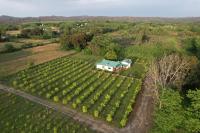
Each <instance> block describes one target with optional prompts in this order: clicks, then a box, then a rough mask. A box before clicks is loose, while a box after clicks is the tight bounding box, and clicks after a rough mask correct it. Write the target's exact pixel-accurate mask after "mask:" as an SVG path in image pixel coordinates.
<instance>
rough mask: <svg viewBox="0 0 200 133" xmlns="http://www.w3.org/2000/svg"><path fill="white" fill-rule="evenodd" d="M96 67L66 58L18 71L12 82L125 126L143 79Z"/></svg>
mask: <svg viewBox="0 0 200 133" xmlns="http://www.w3.org/2000/svg"><path fill="white" fill-rule="evenodd" d="M93 68H94V64H93V63H91V62H86V61H83V60H80V59H75V58H68V57H62V58H58V59H55V60H52V61H49V62H46V63H43V64H40V65H37V66H34V67H31V68H28V69H25V70H22V71H20V72H18V73H17V74H15V75H14V76H13V77H12V80H11V84H12V85H13V86H14V88H17V89H20V90H23V91H25V92H28V93H31V94H33V95H36V96H39V97H42V98H45V99H49V100H52V101H54V102H57V103H60V104H63V106H70V107H72V108H74V109H77V110H79V111H81V112H83V113H89V114H90V115H93V116H94V117H96V118H99V119H103V120H105V121H107V122H109V123H111V124H114V125H115V126H118V127H124V126H125V125H126V123H127V121H128V116H129V114H130V112H131V111H132V110H133V104H134V103H135V99H136V96H137V94H138V92H139V91H140V88H141V81H140V80H139V79H134V78H130V77H126V76H121V75H116V74H111V73H106V72H103V71H97V70H94V69H93Z"/></svg>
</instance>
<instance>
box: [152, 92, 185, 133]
mask: <svg viewBox="0 0 200 133" xmlns="http://www.w3.org/2000/svg"><path fill="white" fill-rule="evenodd" d="M162 91H163V94H164V95H162V96H160V100H161V101H162V103H163V106H162V108H156V109H155V112H156V113H155V114H154V127H153V132H154V133H172V132H175V131H176V130H177V129H178V128H179V127H180V126H181V125H182V124H183V121H184V119H185V118H184V110H183V107H182V106H181V103H182V98H181V96H180V94H179V92H178V91H175V90H172V89H170V88H167V89H163V90H162Z"/></svg>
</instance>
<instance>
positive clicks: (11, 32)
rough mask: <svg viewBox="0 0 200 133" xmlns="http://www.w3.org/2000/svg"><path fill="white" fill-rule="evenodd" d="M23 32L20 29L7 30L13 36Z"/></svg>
mask: <svg viewBox="0 0 200 133" xmlns="http://www.w3.org/2000/svg"><path fill="white" fill-rule="evenodd" d="M20 33H21V31H20V30H13V31H7V32H6V34H8V35H11V36H16V35H19V34H20Z"/></svg>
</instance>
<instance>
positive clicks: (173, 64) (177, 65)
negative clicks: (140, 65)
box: [148, 54, 193, 108]
mask: <svg viewBox="0 0 200 133" xmlns="http://www.w3.org/2000/svg"><path fill="white" fill-rule="evenodd" d="M192 61H193V60H191V58H189V57H184V56H181V55H177V54H171V55H165V56H164V57H162V58H161V59H158V60H156V61H153V62H152V63H151V65H150V67H149V72H148V77H149V78H150V82H149V84H150V85H151V86H152V88H154V95H155V98H157V100H158V101H159V108H161V107H162V101H161V100H160V99H159V97H160V95H163V91H162V89H164V88H168V87H176V88H178V89H179V90H180V89H181V88H182V86H183V85H184V83H185V79H186V77H187V76H188V75H189V73H190V70H191V69H192V65H193V64H192ZM160 91H161V92H162V93H160Z"/></svg>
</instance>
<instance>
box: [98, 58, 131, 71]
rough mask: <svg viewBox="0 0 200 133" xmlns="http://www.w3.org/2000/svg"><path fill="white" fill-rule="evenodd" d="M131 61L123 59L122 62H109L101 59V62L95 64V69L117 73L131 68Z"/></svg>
mask: <svg viewBox="0 0 200 133" xmlns="http://www.w3.org/2000/svg"><path fill="white" fill-rule="evenodd" d="M131 64H132V61H131V59H124V60H122V61H111V60H105V59H103V60H102V61H101V62H98V63H97V64H96V68H97V69H101V70H106V71H110V72H113V71H118V70H123V69H128V68H130V67H131Z"/></svg>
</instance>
